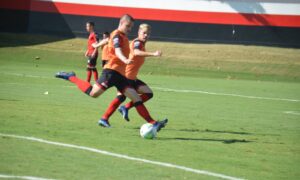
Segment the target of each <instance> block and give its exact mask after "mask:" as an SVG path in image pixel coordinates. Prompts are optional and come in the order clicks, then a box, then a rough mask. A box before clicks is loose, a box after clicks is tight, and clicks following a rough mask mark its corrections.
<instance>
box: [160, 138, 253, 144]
mask: <svg viewBox="0 0 300 180" xmlns="http://www.w3.org/2000/svg"><path fill="white" fill-rule="evenodd" d="M158 140H179V141H209V142H222V143H224V144H233V143H250V142H253V141H248V140H245V139H212V138H183V137H172V138H167V137H159V138H158Z"/></svg>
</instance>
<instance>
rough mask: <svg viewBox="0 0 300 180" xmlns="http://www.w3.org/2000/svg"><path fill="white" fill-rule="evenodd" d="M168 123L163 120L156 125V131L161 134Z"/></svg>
mask: <svg viewBox="0 0 300 180" xmlns="http://www.w3.org/2000/svg"><path fill="white" fill-rule="evenodd" d="M167 123H168V119H165V120H162V121H157V122H156V123H155V124H154V127H156V131H157V132H159V131H160V130H161V129H162V128H164V127H165V126H166V125H167Z"/></svg>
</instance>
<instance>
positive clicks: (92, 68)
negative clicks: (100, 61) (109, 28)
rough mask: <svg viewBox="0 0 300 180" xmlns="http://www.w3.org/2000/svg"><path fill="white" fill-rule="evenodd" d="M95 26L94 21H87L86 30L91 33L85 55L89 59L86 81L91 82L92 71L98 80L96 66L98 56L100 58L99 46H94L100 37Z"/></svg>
mask: <svg viewBox="0 0 300 180" xmlns="http://www.w3.org/2000/svg"><path fill="white" fill-rule="evenodd" d="M94 28H95V23H94V22H91V21H89V22H87V23H86V31H87V32H88V33H90V34H89V37H88V45H87V50H86V52H85V57H87V58H88V61H87V68H86V70H87V78H86V81H87V82H90V81H91V76H92V73H93V75H94V80H95V81H97V80H98V71H97V68H96V65H97V58H98V48H95V47H93V44H95V43H98V41H99V37H98V34H97V33H96V32H95V31H94Z"/></svg>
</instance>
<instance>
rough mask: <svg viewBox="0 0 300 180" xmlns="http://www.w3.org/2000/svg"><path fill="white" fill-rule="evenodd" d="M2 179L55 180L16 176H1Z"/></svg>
mask: <svg viewBox="0 0 300 180" xmlns="http://www.w3.org/2000/svg"><path fill="white" fill-rule="evenodd" d="M0 178H6V179H8V178H14V179H26V180H53V179H46V178H41V177H32V176H14V175H6V174H0Z"/></svg>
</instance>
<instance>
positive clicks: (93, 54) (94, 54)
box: [92, 33, 99, 57]
mask: <svg viewBox="0 0 300 180" xmlns="http://www.w3.org/2000/svg"><path fill="white" fill-rule="evenodd" d="M94 38H95V40H96V42H95V43H96V44H97V43H99V37H98V34H97V33H95V37H94ZM95 43H93V44H95ZM93 44H92V47H93V48H94V51H93V53H92V57H95V56H96V53H97V50H98V49H97V48H95V47H94V46H93Z"/></svg>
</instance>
